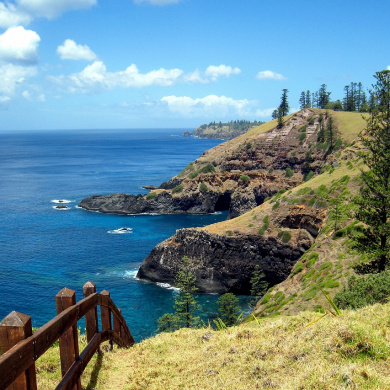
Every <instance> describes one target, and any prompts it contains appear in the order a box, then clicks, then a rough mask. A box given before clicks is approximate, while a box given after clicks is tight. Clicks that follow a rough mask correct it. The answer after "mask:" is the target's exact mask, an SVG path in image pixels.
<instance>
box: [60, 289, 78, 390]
mask: <svg viewBox="0 0 390 390" xmlns="http://www.w3.org/2000/svg"><path fill="white" fill-rule="evenodd" d="M75 304H76V293H75V291H73V290H71V289H69V288H63V289H62V290H61V291H60V292H59V293H58V294H57V295H56V307H57V315H58V314H60V313H62V312H63V311H64V310H66V309H67V308H69V307H70V306H73V305H75ZM60 358H61V373H62V376H64V375H65V374H66V372H67V371H68V370H69V368H70V367H71V366H72V364H73V363H74V362H75V361H76V360H77V359H78V358H79V342H78V333H77V324H74V325H73V326H71V327H70V328H69V329H68V330H66V331H65V332H64V333H63V335H62V336H61V337H60ZM73 389H74V390H76V389H77V390H81V380H80V378H79V379H78V381H77V382H76V384H75V386H74V388H73Z"/></svg>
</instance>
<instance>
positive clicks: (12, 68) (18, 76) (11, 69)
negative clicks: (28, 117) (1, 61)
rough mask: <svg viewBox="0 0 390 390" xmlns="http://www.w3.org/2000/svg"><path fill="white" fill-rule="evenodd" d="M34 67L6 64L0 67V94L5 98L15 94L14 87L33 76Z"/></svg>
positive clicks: (34, 72) (34, 73) (35, 71)
mask: <svg viewBox="0 0 390 390" xmlns="http://www.w3.org/2000/svg"><path fill="white" fill-rule="evenodd" d="M36 73H37V70H36V68H35V67H32V66H29V67H26V66H19V65H14V64H6V65H1V66H0V93H2V94H5V95H7V96H10V95H13V94H14V93H15V90H16V87H17V86H18V85H21V84H22V83H23V82H24V81H25V80H26V78H27V77H32V76H35V75H36Z"/></svg>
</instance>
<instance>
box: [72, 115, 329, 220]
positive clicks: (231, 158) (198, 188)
mask: <svg viewBox="0 0 390 390" xmlns="http://www.w3.org/2000/svg"><path fill="white" fill-rule="evenodd" d="M320 115H322V114H318V113H317V112H316V111H313V110H308V109H307V110H303V111H301V112H299V113H297V114H295V115H293V116H292V117H291V118H288V119H287V120H286V122H285V124H284V126H283V128H281V129H278V128H277V127H276V121H271V122H269V123H266V124H264V125H261V126H258V127H255V128H253V129H251V130H250V131H248V132H247V133H245V134H243V135H241V136H239V137H237V138H235V139H233V140H231V141H229V142H225V143H223V144H220V145H218V146H216V147H214V148H212V149H210V150H208V151H205V152H204V153H203V154H202V156H200V157H199V158H198V159H197V160H195V161H193V162H191V163H190V164H189V165H188V166H187V167H186V168H185V169H183V171H182V172H180V173H179V174H178V175H177V176H175V177H173V178H172V179H171V180H169V181H168V182H165V183H162V184H161V185H160V186H159V187H158V188H155V187H151V186H148V189H149V190H150V192H149V193H148V194H147V195H131V194H117V193H115V194H110V195H95V196H91V197H88V198H85V199H83V200H82V201H81V203H80V204H79V206H80V207H82V208H84V209H86V210H90V211H100V212H103V213H114V214H140V213H152V214H205V213H212V212H215V211H220V210H228V211H229V218H235V217H237V216H239V215H242V214H243V213H245V212H247V211H249V210H251V209H252V208H254V207H256V206H258V205H260V204H262V203H263V202H264V200H265V199H266V198H267V197H269V196H272V195H274V194H275V193H277V192H279V191H280V190H283V189H290V188H293V187H295V186H296V185H298V184H299V183H301V182H302V180H305V178H306V177H307V175H313V174H315V173H318V172H319V171H320V170H321V168H322V167H324V166H325V164H327V162H328V160H329V158H331V156H329V153H328V151H327V150H326V149H325V148H323V147H322V148H317V147H313V145H314V146H315V145H316V144H317V142H318V141H317V138H318V137H317V135H318V131H319V123H320V122H321V123H323V124H324V123H326V120H327V116H325V117H322V118H320Z"/></svg>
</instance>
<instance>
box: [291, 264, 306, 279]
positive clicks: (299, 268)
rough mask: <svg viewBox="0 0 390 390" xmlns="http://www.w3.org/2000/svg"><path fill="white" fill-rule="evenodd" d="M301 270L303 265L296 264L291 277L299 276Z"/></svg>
mask: <svg viewBox="0 0 390 390" xmlns="http://www.w3.org/2000/svg"><path fill="white" fill-rule="evenodd" d="M302 270H303V264H302V263H297V264H296V265H295V268H294V270H293V271H292V272H291V276H294V275H296V274H299V273H300V272H301V271H302Z"/></svg>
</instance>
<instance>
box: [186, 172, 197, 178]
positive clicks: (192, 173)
mask: <svg viewBox="0 0 390 390" xmlns="http://www.w3.org/2000/svg"><path fill="white" fill-rule="evenodd" d="M196 176H198V172H191V173H190V174H189V175H188V177H189V178H190V179H195V177H196Z"/></svg>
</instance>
